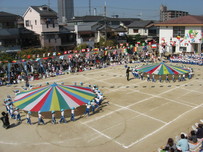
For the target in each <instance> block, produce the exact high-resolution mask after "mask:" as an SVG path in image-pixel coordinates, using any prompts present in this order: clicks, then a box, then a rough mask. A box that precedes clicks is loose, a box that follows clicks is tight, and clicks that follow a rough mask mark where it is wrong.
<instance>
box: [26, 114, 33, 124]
mask: <svg viewBox="0 0 203 152" xmlns="http://www.w3.org/2000/svg"><path fill="white" fill-rule="evenodd" d="M30 115H31V112H30V111H28V112H27V115H26V119H27V123H29V124H30V125H31V124H32V123H31V119H30Z"/></svg>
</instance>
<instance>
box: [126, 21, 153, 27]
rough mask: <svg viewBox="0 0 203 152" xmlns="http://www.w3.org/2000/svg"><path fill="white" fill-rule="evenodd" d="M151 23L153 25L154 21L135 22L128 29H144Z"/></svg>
mask: <svg viewBox="0 0 203 152" xmlns="http://www.w3.org/2000/svg"><path fill="white" fill-rule="evenodd" d="M151 23H153V21H134V22H133V23H131V24H130V25H128V26H127V27H128V28H131V27H137V28H144V27H146V26H147V25H149V24H151Z"/></svg>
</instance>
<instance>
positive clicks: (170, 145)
mask: <svg viewBox="0 0 203 152" xmlns="http://www.w3.org/2000/svg"><path fill="white" fill-rule="evenodd" d="M171 149H173V150H175V151H176V145H175V143H174V141H173V139H172V138H169V139H168V142H167V144H166V146H165V148H164V149H163V150H165V151H171Z"/></svg>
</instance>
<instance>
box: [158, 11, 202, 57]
mask: <svg viewBox="0 0 203 152" xmlns="http://www.w3.org/2000/svg"><path fill="white" fill-rule="evenodd" d="M156 26H159V27H160V28H159V45H160V47H159V52H160V53H164V52H168V53H170V54H172V53H184V52H193V53H201V51H202V42H203V16H192V15H190V16H183V17H179V18H176V19H171V20H168V21H165V22H161V23H158V24H156Z"/></svg>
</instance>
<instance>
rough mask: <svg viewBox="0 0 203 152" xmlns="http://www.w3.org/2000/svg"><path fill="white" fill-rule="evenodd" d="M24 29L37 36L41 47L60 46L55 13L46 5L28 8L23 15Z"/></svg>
mask: <svg viewBox="0 0 203 152" xmlns="http://www.w3.org/2000/svg"><path fill="white" fill-rule="evenodd" d="M23 17H24V26H25V28H27V29H29V30H31V31H34V32H35V33H37V34H39V37H40V41H41V46H42V47H50V46H52V47H56V46H59V45H60V44H61V39H60V38H59V35H58V33H59V25H58V21H57V13H56V12H55V11H53V10H52V9H51V8H49V7H48V6H46V5H43V6H30V7H29V8H28V9H27V10H26V12H25V13H24V15H23Z"/></svg>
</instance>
